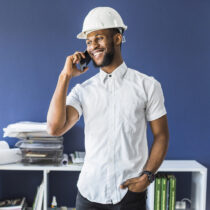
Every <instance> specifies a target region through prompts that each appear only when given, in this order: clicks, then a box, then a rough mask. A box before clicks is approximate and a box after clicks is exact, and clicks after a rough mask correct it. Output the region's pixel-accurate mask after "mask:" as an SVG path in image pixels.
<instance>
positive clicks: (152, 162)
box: [144, 134, 169, 173]
mask: <svg viewBox="0 0 210 210" xmlns="http://www.w3.org/2000/svg"><path fill="white" fill-rule="evenodd" d="M168 142H169V137H168V135H166V134H162V135H158V136H155V137H154V141H153V145H152V148H151V151H150V155H149V158H148V160H147V162H146V164H145V166H144V170H147V171H152V172H153V173H155V172H156V171H157V170H158V168H159V167H160V165H161V163H162V162H163V160H164V158H165V156H166V153H167V150H168Z"/></svg>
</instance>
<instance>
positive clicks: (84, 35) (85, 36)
mask: <svg viewBox="0 0 210 210" xmlns="http://www.w3.org/2000/svg"><path fill="white" fill-rule="evenodd" d="M110 28H114V27H110ZM116 28H119V27H116ZM127 28H128V27H127V26H124V27H123V29H124V30H127ZM103 29H109V28H107V27H106V28H100V29H99V28H97V29H93V30H88V31H82V32H80V33H79V34H77V38H78V39H87V35H88V34H89V33H91V32H93V31H98V30H103Z"/></svg>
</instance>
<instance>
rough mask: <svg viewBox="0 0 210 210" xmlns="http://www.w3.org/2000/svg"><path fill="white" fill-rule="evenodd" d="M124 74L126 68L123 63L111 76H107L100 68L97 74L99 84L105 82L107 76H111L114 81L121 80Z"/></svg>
mask: <svg viewBox="0 0 210 210" xmlns="http://www.w3.org/2000/svg"><path fill="white" fill-rule="evenodd" d="M126 72H127V66H126V64H125V62H123V63H122V64H121V65H119V66H118V67H117V68H116V69H115V70H114V71H113V72H112V73H111V74H107V73H106V72H105V71H103V70H102V69H101V68H100V72H99V74H100V79H101V82H102V83H104V82H105V80H106V79H107V78H108V77H109V75H112V77H113V78H114V79H116V80H122V79H123V77H124V75H125V73H126Z"/></svg>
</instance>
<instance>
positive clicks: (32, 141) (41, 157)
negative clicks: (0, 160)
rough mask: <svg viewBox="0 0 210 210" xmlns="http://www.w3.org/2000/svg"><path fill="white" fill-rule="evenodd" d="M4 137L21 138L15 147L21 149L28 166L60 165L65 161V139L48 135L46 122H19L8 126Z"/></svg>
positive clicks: (23, 160) (24, 161)
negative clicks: (33, 164)
mask: <svg viewBox="0 0 210 210" xmlns="http://www.w3.org/2000/svg"><path fill="white" fill-rule="evenodd" d="M3 130H4V137H16V138H19V139H20V141H18V142H17V143H16V144H15V146H16V147H18V148H20V149H21V153H22V162H23V163H26V164H31V163H35V164H37V163H38V164H48V163H49V164H56V165H58V164H60V163H61V161H62V159H63V137H62V136H60V137H57V136H51V135H49V134H48V133H47V123H46V122H41V123H39V122H28V121H24V122H17V123H14V124H10V125H8V126H7V127H6V128H4V129H3Z"/></svg>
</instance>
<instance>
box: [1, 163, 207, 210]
mask: <svg viewBox="0 0 210 210" xmlns="http://www.w3.org/2000/svg"><path fill="white" fill-rule="evenodd" d="M81 169H82V165H81V164H70V165H67V166H51V165H24V164H22V163H18V164H8V165H0V170H16V171H41V172H43V182H44V210H47V209H48V208H47V205H48V179H49V177H48V175H49V173H50V171H80V170H81ZM158 172H170V173H171V172H191V173H192V180H191V187H192V190H191V191H192V192H191V200H192V205H193V206H192V209H193V210H206V190H207V168H206V167H204V166H203V165H202V164H200V163H198V162H197V161H195V160H165V161H163V163H162V165H161V167H160V168H159V170H158ZM75 185H76V183H75ZM147 209H148V210H154V183H152V184H151V185H150V186H149V188H148V199H147Z"/></svg>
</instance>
